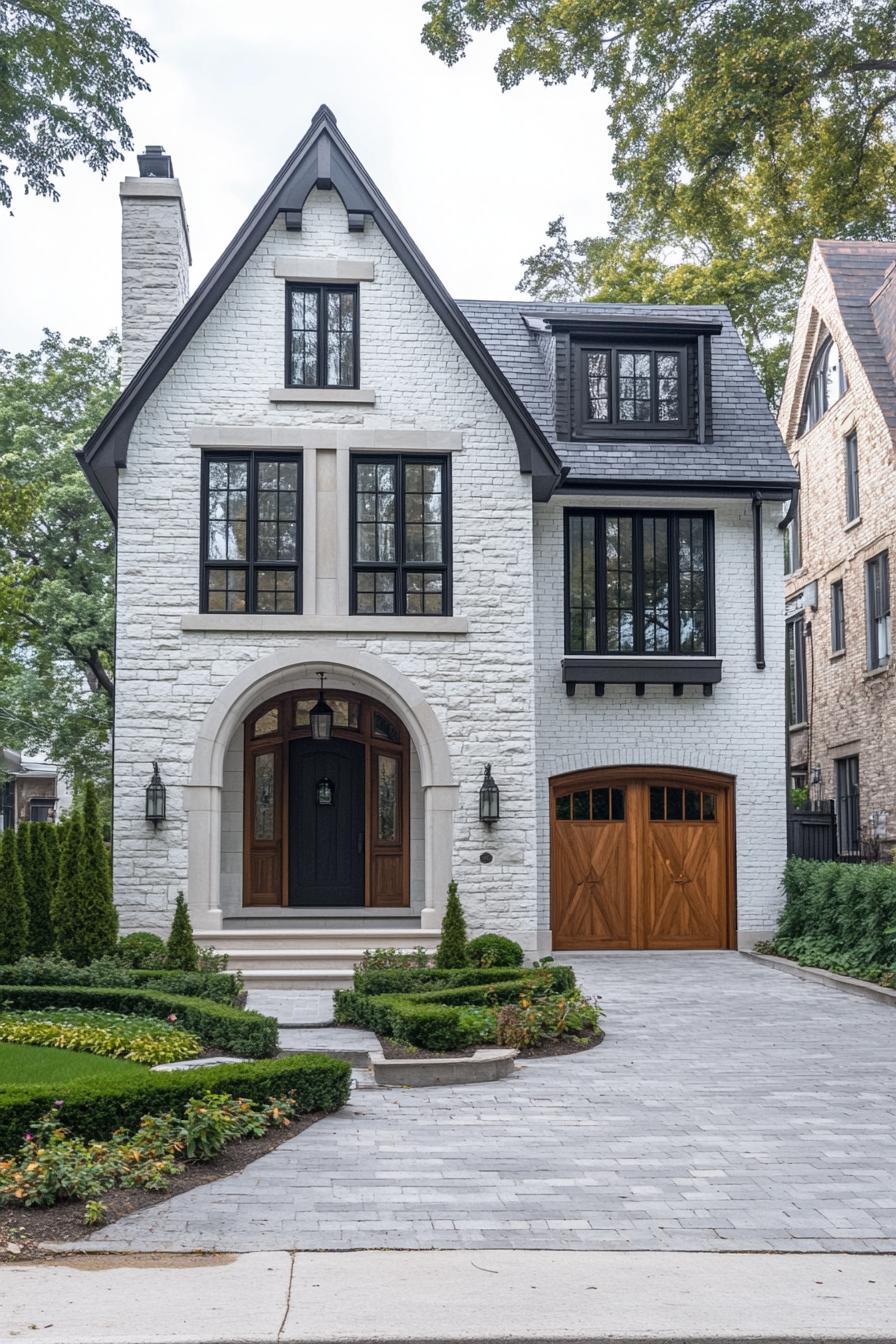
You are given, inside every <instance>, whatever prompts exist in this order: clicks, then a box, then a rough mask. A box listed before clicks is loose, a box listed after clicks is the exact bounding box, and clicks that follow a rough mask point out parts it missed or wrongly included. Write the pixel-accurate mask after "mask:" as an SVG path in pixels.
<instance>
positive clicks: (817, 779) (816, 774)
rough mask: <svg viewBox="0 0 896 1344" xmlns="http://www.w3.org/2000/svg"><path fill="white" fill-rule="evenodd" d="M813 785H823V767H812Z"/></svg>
mask: <svg viewBox="0 0 896 1344" xmlns="http://www.w3.org/2000/svg"><path fill="white" fill-rule="evenodd" d="M811 783H813V784H820V783H821V766H820V765H813V767H812V780H811Z"/></svg>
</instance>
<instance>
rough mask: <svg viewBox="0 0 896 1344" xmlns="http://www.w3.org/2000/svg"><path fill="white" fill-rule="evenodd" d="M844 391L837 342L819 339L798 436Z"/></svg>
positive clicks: (804, 399)
mask: <svg viewBox="0 0 896 1344" xmlns="http://www.w3.org/2000/svg"><path fill="white" fill-rule="evenodd" d="M845 391H846V374H845V373H844V371H843V361H842V360H841V358H840V350H839V348H838V346H837V342H836V341H834V340H833V339H832V338H831V337H830V336H828V335H827V334H825V335H823V336H822V340H821V344H820V345H819V347H818V352H817V354H816V356H815V358H814V359H813V361H812V367H811V369H810V370H809V381H808V382H807V384H806V395H805V397H804V398H803V414H802V418H801V420H800V433H801V434H805V432H806V430H807V429H811V428H812V426H813V425H815V424H817V423H818V421H819V420H820V419H821V417H822V416H823V415H824V414H825V413H826V412H827V411H829V410H830V409H831V407H832V406H833V405H834V403H835V402H838V401H839V400H840V398H841V397H842V396H843V393H844V392H845Z"/></svg>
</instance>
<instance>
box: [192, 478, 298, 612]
mask: <svg viewBox="0 0 896 1344" xmlns="http://www.w3.org/2000/svg"><path fill="white" fill-rule="evenodd" d="M301 467H302V461H301V457H300V455H299V454H297V453H291V454H289V455H287V456H282V457H277V456H273V455H271V454H270V453H227V454H208V455H207V456H206V457H205V458H204V459H203V464H202V473H203V479H202V507H203V525H202V610H203V611H210V612H231V613H234V614H238V613H244V612H258V613H264V614H270V615H287V614H292V613H295V612H299V611H301V609H302V605H301V598H302V586H301V573H300V557H301V549H300V548H301V517H302V509H301V500H302V489H301V481H302V472H301Z"/></svg>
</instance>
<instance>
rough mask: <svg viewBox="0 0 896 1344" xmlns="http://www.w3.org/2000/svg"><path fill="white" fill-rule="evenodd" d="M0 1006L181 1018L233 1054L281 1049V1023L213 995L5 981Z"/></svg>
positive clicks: (204, 1040)
mask: <svg viewBox="0 0 896 1344" xmlns="http://www.w3.org/2000/svg"><path fill="white" fill-rule="evenodd" d="M0 1006H5V1007H8V1008H14V1009H16V1008H18V1009H24V1008H32V1009H33V1008H102V1009H105V1010H107V1011H108V1012H112V1013H137V1014H140V1015H143V1016H147V1017H164V1018H167V1017H168V1015H169V1014H170V1013H174V1014H175V1015H176V1017H177V1023H178V1026H180V1027H183V1028H185V1029H186V1030H187V1031H192V1032H193V1033H194V1035H196V1036H198V1037H199V1039H200V1040H201V1041H202V1044H203V1045H204V1046H206V1047H209V1048H211V1049H215V1050H223V1051H226V1052H227V1053H228V1054H232V1055H248V1056H249V1057H250V1058H251V1059H263V1058H265V1057H266V1056H268V1055H273V1054H274V1053H275V1051H276V1049H277V1023H276V1022H275V1021H274V1019H273V1018H272V1017H263V1016H262V1015H261V1013H250V1012H246V1011H245V1010H244V1009H242V1008H231V1007H229V1006H228V1005H227V1004H224V1003H213V1002H212V1001H211V1000H209V999H193V998H187V997H186V996H185V995H182V994H166V993H163V992H162V991H161V990H155V989H117V988H106V987H103V988H99V987H95V986H86V985H3V986H2V987H0Z"/></svg>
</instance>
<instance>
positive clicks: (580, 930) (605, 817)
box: [550, 766, 736, 950]
mask: <svg viewBox="0 0 896 1344" xmlns="http://www.w3.org/2000/svg"><path fill="white" fill-rule="evenodd" d="M550 807H551V929H552V935H553V945H554V947H555V948H557V949H559V950H574V949H579V950H600V949H606V950H612V949H633V948H656V949H673V948H726V947H733V946H735V941H736V938H735V905H734V781H733V780H732V779H731V777H730V776H728V775H720V774H715V773H709V772H706V771H697V770H686V769H679V768H672V767H661V766H657V767H648V766H637V767H635V766H632V767H626V768H619V767H615V768H611V769H602V770H585V771H578V772H576V773H575V774H570V775H561V776H558V777H557V778H555V779H552V780H551V784H550Z"/></svg>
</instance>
